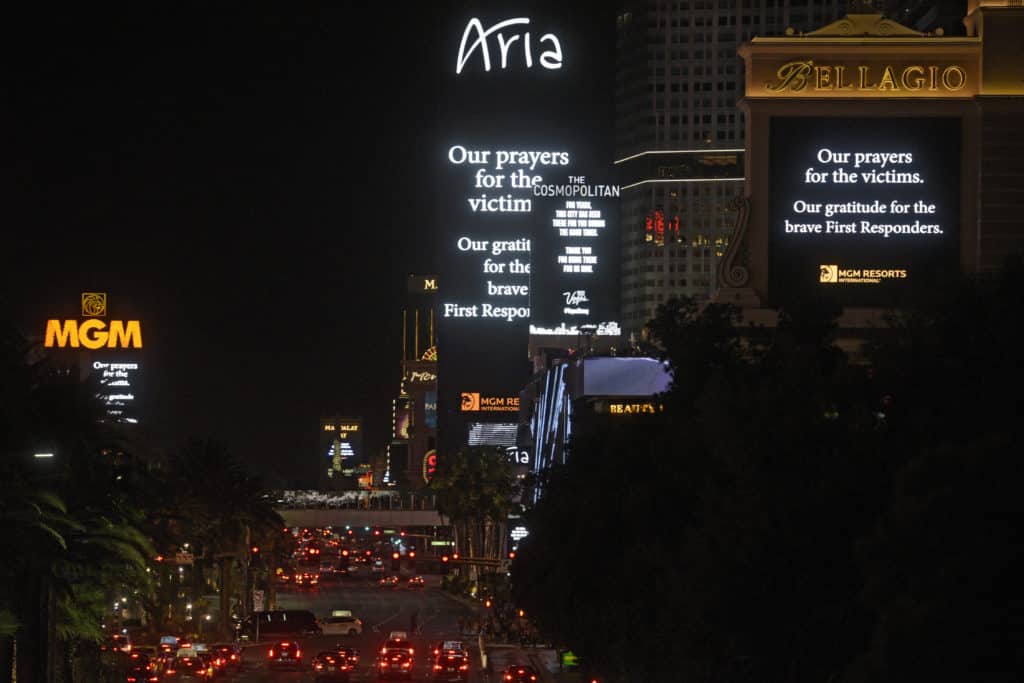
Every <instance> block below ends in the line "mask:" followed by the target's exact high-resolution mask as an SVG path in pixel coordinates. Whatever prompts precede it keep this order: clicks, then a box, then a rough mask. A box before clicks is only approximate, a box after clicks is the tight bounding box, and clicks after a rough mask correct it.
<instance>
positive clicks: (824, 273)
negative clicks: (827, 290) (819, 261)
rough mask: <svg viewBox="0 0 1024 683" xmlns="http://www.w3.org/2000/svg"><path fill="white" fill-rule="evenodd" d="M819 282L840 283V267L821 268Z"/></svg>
mask: <svg viewBox="0 0 1024 683" xmlns="http://www.w3.org/2000/svg"><path fill="white" fill-rule="evenodd" d="M820 269H821V270H820V271H819V275H818V282H839V266H835V265H831V266H826V265H822V266H820Z"/></svg>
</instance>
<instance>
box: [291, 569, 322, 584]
mask: <svg viewBox="0 0 1024 683" xmlns="http://www.w3.org/2000/svg"><path fill="white" fill-rule="evenodd" d="M294 583H295V585H296V586H309V587H312V586H316V585H319V583H320V574H319V573H316V572H300V573H297V574H296V575H295V578H294Z"/></svg>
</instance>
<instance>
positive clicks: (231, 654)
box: [210, 643, 242, 671]
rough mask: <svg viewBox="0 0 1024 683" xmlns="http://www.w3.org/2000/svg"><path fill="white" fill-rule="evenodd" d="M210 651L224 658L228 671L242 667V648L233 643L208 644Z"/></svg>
mask: <svg viewBox="0 0 1024 683" xmlns="http://www.w3.org/2000/svg"><path fill="white" fill-rule="evenodd" d="M210 651H211V652H213V653H214V654H215V655H217V657H219V658H220V659H223V660H224V664H225V668H226V669H227V670H228V671H238V670H239V669H241V668H242V648H240V647H238V645H236V644H235V643H214V644H213V645H211V646H210Z"/></svg>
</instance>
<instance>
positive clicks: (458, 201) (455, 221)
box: [435, 2, 619, 459]
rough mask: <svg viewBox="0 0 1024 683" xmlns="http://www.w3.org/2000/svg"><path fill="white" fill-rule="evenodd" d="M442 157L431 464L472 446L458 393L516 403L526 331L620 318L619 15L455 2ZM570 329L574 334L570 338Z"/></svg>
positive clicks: (442, 46)
mask: <svg viewBox="0 0 1024 683" xmlns="http://www.w3.org/2000/svg"><path fill="white" fill-rule="evenodd" d="M442 16H443V17H444V19H443V20H442V21H441V22H440V26H441V31H442V34H441V36H440V40H439V41H438V43H437V44H438V45H439V61H438V63H437V64H438V67H437V68H438V70H439V75H440V77H441V78H440V82H441V86H442V95H441V101H442V103H443V105H442V108H441V112H440V114H441V115H440V120H439V125H438V129H437V130H438V144H437V147H436V150H435V158H436V161H437V167H436V171H437V173H436V178H435V180H436V182H437V187H438V192H437V197H438V205H437V209H438V218H437V223H438V238H439V255H440V261H441V262H440V266H441V267H440V272H439V273H438V275H439V276H440V278H441V282H443V287H442V288H441V289H440V292H439V295H438V302H437V316H438V327H439V347H438V362H439V365H440V369H439V371H438V418H439V425H438V437H439V443H440V448H439V449H438V456H439V457H440V458H442V459H443V458H444V455H445V454H446V453H448V452H451V451H452V450H454V449H457V448H459V447H460V446H462V445H465V444H466V443H467V442H468V438H469V429H470V423H471V422H472V423H482V422H488V421H493V422H500V421H501V420H502V419H504V420H505V421H506V422H507V421H508V414H506V415H505V416H504V417H502V415H501V413H500V412H493V413H485V414H484V415H483V416H474V415H473V414H472V413H471V412H469V411H466V410H464V409H463V405H464V404H463V399H464V396H465V395H479V396H482V397H485V396H501V397H517V396H518V393H519V391H520V390H521V389H522V387H523V386H524V385H525V384H526V382H527V381H528V379H529V376H530V374H531V371H532V370H531V363H530V359H529V357H528V355H527V354H528V342H529V336H530V334H531V332H532V333H533V334H555V333H559V332H561V333H563V334H572V333H573V332H574V331H575V326H577V325H580V324H584V323H587V324H595V325H600V326H602V329H603V330H604V331H606V332H607V331H609V330H615V331H617V325H616V324H615V321H616V320H617V317H618V308H619V307H618V289H619V288H618V241H619V237H618V234H617V232H616V229H615V225H616V223H617V214H618V200H617V193H618V188H617V187H616V186H615V185H614V184H613V182H612V180H611V178H612V177H613V176H612V173H613V167H612V159H613V154H612V151H613V150H612V144H613V141H614V134H613V130H612V126H611V121H612V113H613V102H612V93H613V92H614V87H613V82H612V77H613V75H614V70H613V68H612V67H613V65H612V57H613V54H614V50H613V48H614V40H615V35H614V15H613V14H611V11H610V10H609V9H607V8H600V9H597V8H593V7H591V6H589V5H587V4H585V3H566V4H554V3H540V2H537V3H529V2H526V3H517V4H515V5H508V6H506V7H504V8H503V9H500V10H495V9H494V5H485V4H482V3H452V4H450V5H449V6H448V7H447V8H446V11H445V12H444V13H443V15H442ZM570 329H571V330H573V332H569V330H570Z"/></svg>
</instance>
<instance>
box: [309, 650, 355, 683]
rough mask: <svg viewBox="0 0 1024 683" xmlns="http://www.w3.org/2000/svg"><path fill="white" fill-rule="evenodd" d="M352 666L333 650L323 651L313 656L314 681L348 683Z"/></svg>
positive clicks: (320, 682) (318, 682) (319, 682)
mask: <svg viewBox="0 0 1024 683" xmlns="http://www.w3.org/2000/svg"><path fill="white" fill-rule="evenodd" d="M352 669H353V666H352V665H351V664H349V662H348V660H346V659H345V658H344V657H342V656H340V655H338V653H337V652H334V651H330V650H328V651H324V652H320V653H318V654H317V656H316V657H314V658H313V673H314V675H315V677H316V678H315V680H316V683H333V682H336V681H341V682H342V683H348V679H349V674H350V673H351V672H352Z"/></svg>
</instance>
